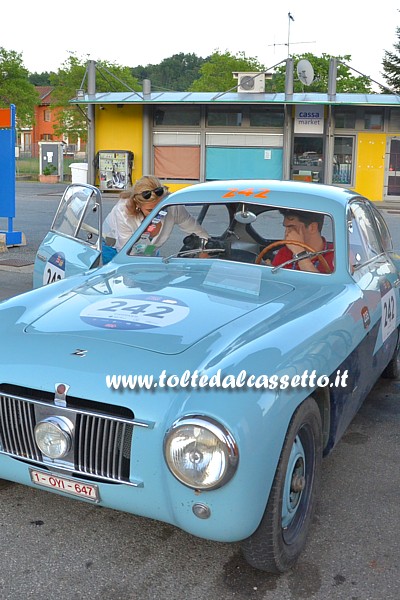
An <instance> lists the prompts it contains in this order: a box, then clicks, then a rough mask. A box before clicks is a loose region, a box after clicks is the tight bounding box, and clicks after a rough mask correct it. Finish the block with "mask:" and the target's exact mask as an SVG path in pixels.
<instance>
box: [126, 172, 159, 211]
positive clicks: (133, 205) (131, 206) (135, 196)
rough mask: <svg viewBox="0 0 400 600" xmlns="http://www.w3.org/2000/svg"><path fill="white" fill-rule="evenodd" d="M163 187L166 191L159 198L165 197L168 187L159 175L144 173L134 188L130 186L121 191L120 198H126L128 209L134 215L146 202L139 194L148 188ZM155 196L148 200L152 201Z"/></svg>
mask: <svg viewBox="0 0 400 600" xmlns="http://www.w3.org/2000/svg"><path fill="white" fill-rule="evenodd" d="M159 187H163V188H164V190H165V192H164V194H163V195H162V196H160V197H159V198H158V199H159V200H161V199H162V198H164V196H165V194H167V193H168V188H167V187H166V186H163V184H162V183H161V181H160V180H159V179H158V177H155V176H154V175H143V177H141V178H140V179H138V180H137V181H136V183H135V185H134V186H133V187H132V188H129V189H127V190H125V191H123V192H121V193H120V198H126V199H127V201H126V211H127V213H128V214H130V215H134V214H136V213H137V212H139V211H140V205H141V204H143V203H145V202H146V200H144V199H142V198H141V197H140V195H139V194H141V193H142V192H145V191H147V190H155V189H156V188H159ZM152 201H153V198H151V199H150V198H149V200H147V202H152Z"/></svg>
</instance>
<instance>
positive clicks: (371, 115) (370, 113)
mask: <svg viewBox="0 0 400 600" xmlns="http://www.w3.org/2000/svg"><path fill="white" fill-rule="evenodd" d="M364 128H365V129H373V130H377V131H382V129H383V111H382V110H377V109H375V110H366V111H365V113H364Z"/></svg>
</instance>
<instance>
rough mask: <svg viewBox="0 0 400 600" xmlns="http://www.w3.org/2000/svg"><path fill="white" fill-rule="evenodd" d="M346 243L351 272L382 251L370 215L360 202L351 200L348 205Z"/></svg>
mask: <svg viewBox="0 0 400 600" xmlns="http://www.w3.org/2000/svg"><path fill="white" fill-rule="evenodd" d="M348 243H349V262H350V265H349V266H350V271H351V272H354V271H355V270H356V269H358V268H359V267H361V266H362V265H364V264H365V263H367V262H369V261H370V260H372V259H374V258H375V257H376V256H379V254H381V253H382V248H381V246H380V244H379V240H378V237H377V234H376V230H375V224H374V221H373V218H372V215H371V214H370V212H369V210H368V207H367V206H366V205H364V204H362V203H360V202H353V203H352V204H351V206H350V212H349V220H348Z"/></svg>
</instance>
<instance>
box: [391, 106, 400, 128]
mask: <svg viewBox="0 0 400 600" xmlns="http://www.w3.org/2000/svg"><path fill="white" fill-rule="evenodd" d="M399 130H400V108H391V109H390V112H389V131H391V132H392V131H394V132H396V133H397V132H398V131H399Z"/></svg>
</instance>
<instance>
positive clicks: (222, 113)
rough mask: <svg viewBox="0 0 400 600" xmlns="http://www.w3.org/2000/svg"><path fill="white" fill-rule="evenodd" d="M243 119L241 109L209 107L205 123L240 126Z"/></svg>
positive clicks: (214, 125)
mask: <svg viewBox="0 0 400 600" xmlns="http://www.w3.org/2000/svg"><path fill="white" fill-rule="evenodd" d="M242 121H243V113H242V111H241V110H234V109H233V110H218V109H214V108H209V109H208V111H207V125H209V126H210V127H240V126H241V125H242Z"/></svg>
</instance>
